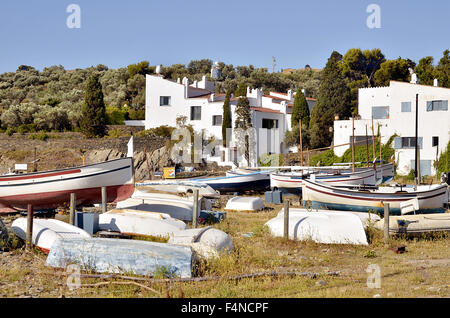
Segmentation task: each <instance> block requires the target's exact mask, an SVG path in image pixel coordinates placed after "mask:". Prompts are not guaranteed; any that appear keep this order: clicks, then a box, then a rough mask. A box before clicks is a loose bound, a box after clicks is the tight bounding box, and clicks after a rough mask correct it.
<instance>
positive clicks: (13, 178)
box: [0, 158, 134, 209]
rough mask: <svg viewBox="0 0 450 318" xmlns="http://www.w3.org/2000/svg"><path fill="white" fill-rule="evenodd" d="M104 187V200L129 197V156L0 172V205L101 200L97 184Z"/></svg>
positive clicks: (131, 187)
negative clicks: (14, 172)
mask: <svg viewBox="0 0 450 318" xmlns="http://www.w3.org/2000/svg"><path fill="white" fill-rule="evenodd" d="M102 187H107V196H108V202H117V201H120V200H125V199H126V198H129V197H130V196H131V194H132V193H133V191H134V180H133V167H132V158H124V159H117V160H111V161H106V162H102V163H97V164H92V165H87V166H83V167H74V168H69V169H62V170H54V171H45V172H34V173H28V174H20V175H10V176H0V208H19V209H26V208H27V205H28V204H31V205H33V207H34V208H35V209H50V208H57V207H58V206H61V205H62V204H63V203H68V202H70V194H71V193H75V194H76V198H77V205H81V204H83V205H88V204H94V203H99V202H101V198H102V196H101V188H102Z"/></svg>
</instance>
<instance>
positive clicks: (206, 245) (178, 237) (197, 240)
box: [168, 226, 233, 259]
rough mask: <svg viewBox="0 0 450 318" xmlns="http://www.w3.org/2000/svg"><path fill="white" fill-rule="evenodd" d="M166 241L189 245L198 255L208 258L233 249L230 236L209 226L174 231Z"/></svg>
mask: <svg viewBox="0 0 450 318" xmlns="http://www.w3.org/2000/svg"><path fill="white" fill-rule="evenodd" d="M168 243H171V244H177V245H185V246H190V247H192V249H193V250H194V251H195V252H196V253H197V254H198V255H200V256H202V257H204V258H206V259H210V258H214V257H217V256H219V254H221V253H226V252H231V251H232V250H233V241H232V240H231V237H230V236H229V235H228V234H227V233H225V232H223V231H221V230H218V229H214V228H212V227H211V226H208V227H204V228H197V229H187V230H181V231H178V232H174V233H173V234H171V235H170V239H169V241H168Z"/></svg>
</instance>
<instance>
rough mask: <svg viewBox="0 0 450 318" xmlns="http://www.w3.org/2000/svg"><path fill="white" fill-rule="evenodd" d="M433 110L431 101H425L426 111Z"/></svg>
mask: <svg viewBox="0 0 450 318" xmlns="http://www.w3.org/2000/svg"><path fill="white" fill-rule="evenodd" d="M432 110H433V102H431V101H430V102H427V112H431V111H432Z"/></svg>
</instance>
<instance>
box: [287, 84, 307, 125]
mask: <svg viewBox="0 0 450 318" xmlns="http://www.w3.org/2000/svg"><path fill="white" fill-rule="evenodd" d="M300 119H301V120H302V127H306V128H308V125H309V107H308V102H307V101H306V97H305V95H303V93H302V90H301V89H300V88H299V89H298V90H297V93H296V94H295V99H294V106H293V107H292V116H291V127H294V126H298V124H299V120H300Z"/></svg>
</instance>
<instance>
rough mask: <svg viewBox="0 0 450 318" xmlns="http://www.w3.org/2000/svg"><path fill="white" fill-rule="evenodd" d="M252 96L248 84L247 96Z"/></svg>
mask: <svg viewBox="0 0 450 318" xmlns="http://www.w3.org/2000/svg"><path fill="white" fill-rule="evenodd" d="M248 96H250V87H249V86H247V97H248Z"/></svg>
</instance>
